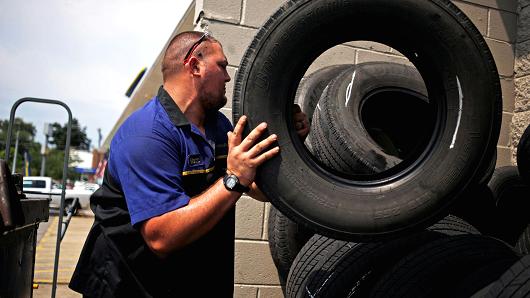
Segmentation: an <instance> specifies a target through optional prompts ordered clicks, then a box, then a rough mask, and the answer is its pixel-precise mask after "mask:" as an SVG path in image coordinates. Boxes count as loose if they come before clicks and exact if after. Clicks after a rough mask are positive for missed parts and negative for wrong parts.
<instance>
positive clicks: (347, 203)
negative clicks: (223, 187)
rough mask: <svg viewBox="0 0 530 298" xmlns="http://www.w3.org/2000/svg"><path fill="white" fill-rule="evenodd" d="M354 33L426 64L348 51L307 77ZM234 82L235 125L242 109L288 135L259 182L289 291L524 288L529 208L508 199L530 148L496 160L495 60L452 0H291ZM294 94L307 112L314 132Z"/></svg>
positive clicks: (518, 190) (383, 293)
mask: <svg viewBox="0 0 530 298" xmlns="http://www.w3.org/2000/svg"><path fill="white" fill-rule="evenodd" d="M373 20H377V23H374V22H373ZM366 24H370V25H369V26H367V25H366ZM351 40H370V41H375V42H379V43H383V44H385V45H388V46H391V47H392V48H394V49H396V50H397V51H399V52H400V53H402V54H403V55H404V56H405V57H406V58H408V59H409V61H410V62H411V63H412V64H413V65H414V67H415V68H414V67H411V66H407V65H398V64H395V63H388V62H385V63H383V62H370V63H364V64H355V65H353V64H348V63H351V62H350V61H346V63H347V64H343V65H332V66H328V67H325V68H322V69H320V70H317V71H316V72H314V73H312V74H310V75H309V76H307V77H305V78H303V79H302V76H303V75H304V73H306V71H307V69H308V67H309V65H311V63H312V61H313V60H314V59H315V58H316V57H318V56H319V55H320V54H321V53H323V52H324V51H325V50H327V49H328V48H330V47H332V46H335V45H337V44H341V43H344V42H348V41H351ZM299 82H301V83H300V84H299ZM234 88H235V89H234V90H235V93H234V102H233V113H234V122H236V121H237V120H238V118H239V117H240V116H241V115H247V116H248V119H249V121H248V127H247V128H246V133H248V132H249V131H250V130H251V129H253V128H254V127H255V126H256V125H258V124H259V123H261V122H267V123H268V124H269V126H268V130H269V132H270V133H275V134H277V135H278V140H279V145H280V147H281V152H280V154H279V155H278V156H276V157H275V158H273V159H271V160H270V161H268V162H267V163H266V164H264V165H263V166H262V167H260V169H258V174H257V182H258V184H259V186H260V188H261V190H262V191H263V192H264V193H265V194H266V195H267V196H268V197H269V198H270V200H271V203H272V205H273V206H271V220H270V222H269V244H270V248H271V253H272V255H273V260H274V261H275V264H276V265H277V267H278V270H279V275H280V280H281V283H282V288H283V289H284V293H285V294H286V296H288V297H355V296H357V297H387V296H407V297H408V296H415V297H430V296H433V297H447V296H456V297H464V296H465V297H469V296H472V295H497V294H498V293H505V292H506V291H508V292H509V293H518V294H516V296H515V297H519V296H517V295H519V294H521V295H527V290H526V287H527V284H528V280H527V279H526V276H527V275H528V272H527V267H528V266H527V264H528V260H527V259H526V257H524V256H523V255H524V254H527V253H528V250H529V248H530V244H529V243H528V241H529V239H530V234H529V233H530V232H529V229H530V228H529V226H528V218H529V217H528V216H526V217H525V216H524V215H525V214H528V212H527V210H529V209H528V208H527V207H526V205H524V204H526V202H527V201H525V200H524V199H513V198H514V197H521V198H522V197H524V196H525V195H526V196H528V193H529V192H528V190H527V189H526V188H525V187H526V183H527V182H526V181H528V179H530V159H529V160H522V161H519V154H518V165H519V169H518V170H517V169H515V168H514V167H511V168H499V169H495V164H496V144H497V141H498V136H499V130H500V121H501V115H502V99H501V91H500V83H499V79H498V73H497V69H496V66H495V63H494V61H493V58H492V56H491V53H490V51H489V48H488V46H487V45H486V43H485V41H484V39H483V38H482V36H481V34H480V33H479V31H478V30H477V29H476V28H475V27H474V26H473V24H472V23H471V21H470V20H469V19H468V18H467V17H466V16H465V14H463V13H462V12H461V11H460V10H459V9H458V8H457V7H456V6H454V5H453V4H452V3H451V2H450V1H449V0H425V1H416V0H401V1H391V0H354V1H339V0H322V1H309V0H291V1H287V2H286V3H285V4H284V5H283V6H282V7H281V8H280V9H279V10H278V11H277V12H276V13H275V14H274V15H273V16H272V17H271V18H270V19H269V20H268V21H267V22H266V23H265V25H264V26H263V27H262V28H261V29H260V30H259V32H258V33H257V35H256V37H255V39H254V41H253V42H252V43H251V45H250V46H249V48H248V49H247V51H246V53H245V55H244V57H243V59H242V62H241V65H240V68H239V70H238V74H237V77H236V82H235V87H234ZM396 98H398V99H399V100H395V99H396ZM293 103H298V104H299V105H300V106H301V108H302V110H303V111H304V112H305V113H306V114H307V115H308V116H309V119H310V120H311V121H310V122H311V133H310V135H309V136H308V137H307V139H305V140H302V139H300V138H299V137H298V135H297V134H296V132H295V129H294V124H293V119H292V114H293V113H292V106H293V105H292V104H293ZM525 134H526V133H525ZM528 134H530V133H528ZM525 144H526V145H525ZM521 146H522V147H524V148H527V149H521V150H519V151H521V152H523V151H525V150H526V151H527V152H528V151H529V150H530V142H528V143H525V142H523V139H522V140H521V143H520V147H521ZM525 146H526V147H525ZM529 156H530V154H529ZM521 167H523V168H525V170H524V171H523V170H522V168H521ZM514 169H515V170H517V171H515V170H514ZM518 211H520V213H517V212H518ZM525 211H526V212H525ZM448 214H452V215H448ZM475 227H476V228H475ZM287 272H288V273H287ZM514 285H523V286H521V287H520V289H519V290H517V289H516V290H515V291H514V287H515V286H514ZM503 291H504V292H503ZM488 293H489V294H488ZM525 293H526V294H525ZM501 296H502V295H501Z"/></svg>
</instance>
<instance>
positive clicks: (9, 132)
mask: <svg viewBox="0 0 530 298" xmlns="http://www.w3.org/2000/svg"><path fill="white" fill-rule="evenodd" d="M24 102H37V103H44V104H54V105H59V106H62V107H63V108H65V110H66V112H67V113H68V124H67V128H66V144H65V147H64V164H63V183H62V184H63V185H66V174H67V173H68V158H69V155H70V138H71V135H72V112H71V111H70V108H69V107H68V106H67V105H66V104H65V103H64V102H62V101H58V100H54V99H43V98H33V97H25V98H21V99H19V100H17V101H16V102H15V104H13V107H11V114H10V116H9V127H8V130H7V141H6V160H9V149H10V147H11V135H12V132H13V124H14V121H15V111H16V110H17V108H18V106H19V105H20V104H22V103H24ZM65 191H66V190H65V189H62V191H61V203H60V207H59V209H60V210H64V197H65ZM62 226H63V212H59V222H58V223H57V242H56V244H55V260H54V265H53V283H52V295H51V297H52V298H55V292H56V290H57V273H58V267H59V253H60V250H61V239H62V235H63V233H62V230H63V228H62ZM65 231H66V229H65Z"/></svg>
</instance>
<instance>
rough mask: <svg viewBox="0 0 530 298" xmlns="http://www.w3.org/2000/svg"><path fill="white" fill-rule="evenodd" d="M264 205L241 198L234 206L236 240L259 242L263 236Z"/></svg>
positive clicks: (247, 198)
mask: <svg viewBox="0 0 530 298" xmlns="http://www.w3.org/2000/svg"><path fill="white" fill-rule="evenodd" d="M264 207H265V203H262V202H259V201H256V200H254V199H252V198H250V197H248V196H242V197H241V198H240V199H239V201H237V204H236V238H237V239H256V240H259V239H261V237H262V234H263V213H264Z"/></svg>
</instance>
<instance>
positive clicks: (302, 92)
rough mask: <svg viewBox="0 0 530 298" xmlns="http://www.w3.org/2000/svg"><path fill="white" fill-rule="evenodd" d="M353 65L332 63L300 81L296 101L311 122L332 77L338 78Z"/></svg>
mask: <svg viewBox="0 0 530 298" xmlns="http://www.w3.org/2000/svg"><path fill="white" fill-rule="evenodd" d="M350 67H352V65H351V64H340V65H331V66H328V67H324V68H321V69H318V70H316V71H315V72H313V73H311V74H310V75H309V76H307V78H306V79H305V80H303V81H302V82H300V86H299V87H298V90H297V92H296V100H295V101H296V102H297V103H298V105H300V108H301V109H302V112H304V113H305V114H306V115H307V118H308V120H309V122H310V123H311V122H312V119H313V112H314V111H315V107H316V106H317V104H318V100H319V99H320V96H321V95H322V92H323V91H324V89H325V88H326V86H327V85H328V84H329V82H331V80H332V79H334V78H336V77H337V76H338V75H339V74H340V73H341V72H343V71H344V70H345V69H346V68H350Z"/></svg>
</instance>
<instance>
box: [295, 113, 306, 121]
mask: <svg viewBox="0 0 530 298" xmlns="http://www.w3.org/2000/svg"><path fill="white" fill-rule="evenodd" d="M305 119H307V116H306V114H305V113H304V112H299V113H296V114H294V121H304V120H305Z"/></svg>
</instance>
